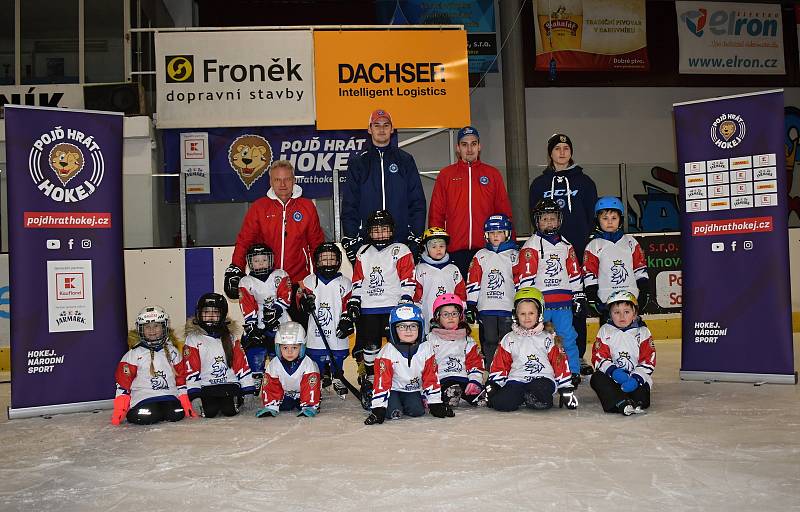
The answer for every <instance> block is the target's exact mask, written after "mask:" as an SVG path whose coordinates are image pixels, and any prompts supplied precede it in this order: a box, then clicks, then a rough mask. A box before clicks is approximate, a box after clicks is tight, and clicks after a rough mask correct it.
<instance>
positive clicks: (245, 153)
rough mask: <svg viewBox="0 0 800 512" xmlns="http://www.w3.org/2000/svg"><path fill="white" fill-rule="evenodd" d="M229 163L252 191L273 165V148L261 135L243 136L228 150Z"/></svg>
mask: <svg viewBox="0 0 800 512" xmlns="http://www.w3.org/2000/svg"><path fill="white" fill-rule="evenodd" d="M228 163H230V165H231V168H232V169H233V170H234V171H236V175H237V176H239V179H240V180H242V183H244V186H245V187H247V190H250V187H252V186H253V183H255V182H256V181H258V179H259V178H261V176H263V175H264V173H265V172H267V169H268V168H269V164H271V163H272V146H270V145H269V142H267V139H265V138H264V137H262V136H260V135H250V134H245V135H241V136H239V137H237V138H236V139H235V140H234V141H233V142H232V143H231V145H230V147H229V148H228Z"/></svg>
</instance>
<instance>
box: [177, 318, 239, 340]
mask: <svg viewBox="0 0 800 512" xmlns="http://www.w3.org/2000/svg"><path fill="white" fill-rule="evenodd" d="M225 321H226V322H228V330H229V331H230V332H231V338H233V339H234V340H236V339H238V338H239V336H240V335H241V332H242V328H241V326H239V322H236V321H234V320H232V319H231V317H228V318H226V319H225ZM190 334H202V335H204V336H205V334H206V331H204V330H203V328H202V327H200V326H199V325H197V324H196V323H194V317H189V318H187V319H186V325H185V326H184V327H183V339H186V338H187V337H189V335H190Z"/></svg>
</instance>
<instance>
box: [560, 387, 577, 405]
mask: <svg viewBox="0 0 800 512" xmlns="http://www.w3.org/2000/svg"><path fill="white" fill-rule="evenodd" d="M562 407H566V408H567V409H577V408H578V397H577V396H575V388H564V389H560V390H559V391H558V408H559V409H561V408H562Z"/></svg>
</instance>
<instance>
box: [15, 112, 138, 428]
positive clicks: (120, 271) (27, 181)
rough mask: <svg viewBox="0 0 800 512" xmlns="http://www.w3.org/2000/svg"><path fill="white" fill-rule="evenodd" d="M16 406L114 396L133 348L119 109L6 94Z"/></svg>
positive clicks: (34, 410)
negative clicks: (39, 103)
mask: <svg viewBox="0 0 800 512" xmlns="http://www.w3.org/2000/svg"><path fill="white" fill-rule="evenodd" d="M5 116H6V119H5V123H6V160H7V163H8V242H9V276H10V285H11V291H12V293H13V295H12V300H11V407H9V410H8V416H9V418H20V417H27V416H39V415H43V414H57V413H62V412H77V411H84V410H92V409H99V408H110V407H111V406H112V400H113V398H114V390H115V386H114V370H115V368H116V365H117V363H118V362H119V359H120V357H121V356H122V354H123V353H124V352H125V350H126V349H127V347H126V344H125V341H124V340H125V337H126V330H127V328H126V308H125V272H124V263H123V242H122V224H123V223H122V121H123V117H122V115H120V114H116V113H109V112H92V111H81V110H65V109H59V108H44V107H22V106H17V105H6V108H5Z"/></svg>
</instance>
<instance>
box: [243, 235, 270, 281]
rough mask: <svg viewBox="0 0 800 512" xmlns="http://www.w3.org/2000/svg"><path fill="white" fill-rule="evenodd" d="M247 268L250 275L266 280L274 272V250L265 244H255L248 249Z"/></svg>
mask: <svg viewBox="0 0 800 512" xmlns="http://www.w3.org/2000/svg"><path fill="white" fill-rule="evenodd" d="M246 258H247V266H248V268H249V269H250V275H251V276H253V277H255V278H257V279H260V280H262V281H263V280H265V279H266V278H267V277H269V274H270V273H271V272H272V266H273V263H274V259H275V256H274V254H273V252H272V249H270V248H269V246H267V245H264V244H253V245H251V246H250V248H249V249H247V257H246Z"/></svg>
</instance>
